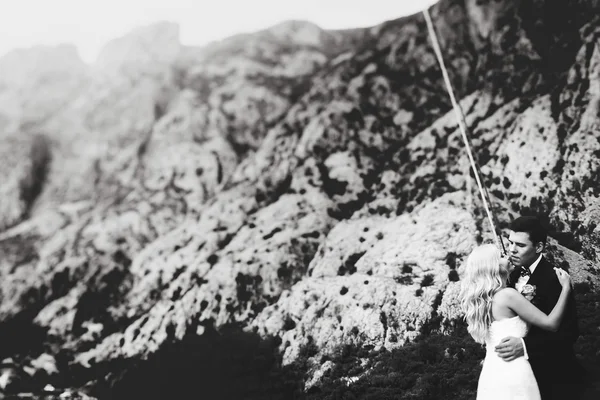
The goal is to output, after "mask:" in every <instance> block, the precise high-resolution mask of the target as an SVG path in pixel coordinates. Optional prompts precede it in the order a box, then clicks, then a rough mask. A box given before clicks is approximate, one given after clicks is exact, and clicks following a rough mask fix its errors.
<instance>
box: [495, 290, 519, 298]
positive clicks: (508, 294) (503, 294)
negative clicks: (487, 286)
mask: <svg viewBox="0 0 600 400" xmlns="http://www.w3.org/2000/svg"><path fill="white" fill-rule="evenodd" d="M518 294H519V292H517V291H516V290H515V289H514V288H509V287H506V288H503V289H500V290H499V291H498V292H496V294H495V295H494V301H497V302H504V301H508V300H509V299H510V298H511V297H513V296H515V295H518Z"/></svg>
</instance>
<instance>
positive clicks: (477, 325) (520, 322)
mask: <svg viewBox="0 0 600 400" xmlns="http://www.w3.org/2000/svg"><path fill="white" fill-rule="evenodd" d="M555 272H556V275H557V277H558V280H559V282H560V284H561V286H562V292H561V294H560V298H559V299H558V302H557V303H556V306H555V307H554V309H553V310H552V312H551V313H550V315H546V314H544V313H543V312H542V311H540V310H539V309H538V308H537V307H535V306H534V305H533V304H531V303H530V302H529V301H528V300H527V299H526V298H525V297H523V296H522V295H521V294H519V293H518V292H517V291H516V290H515V289H512V288H508V287H507V286H506V281H507V278H508V275H509V273H510V270H509V263H508V260H506V259H503V258H502V257H501V256H500V251H499V250H498V249H497V248H496V246H494V245H492V244H485V245H482V246H479V247H477V248H475V249H474V250H473V252H472V253H471V254H470V255H469V258H468V259H467V265H466V270H465V276H464V277H463V279H462V285H461V298H462V308H463V311H464V312H465V319H466V321H467V324H468V331H469V333H470V334H471V336H472V337H473V339H475V341H477V342H478V343H482V344H485V345H486V356H485V360H484V362H483V369H482V371H481V375H480V376H479V384H478V386H477V400H495V399H497V400H517V399H519V400H539V399H540V392H539V389H538V385H537V382H536V380H535V377H534V375H533V371H532V369H531V366H530V365H529V361H527V359H525V357H519V358H517V359H515V360H513V361H504V360H502V359H501V358H500V357H498V355H497V354H496V352H495V351H494V347H495V346H496V345H497V344H498V343H499V342H500V340H501V339H502V338H504V337H506V336H514V337H524V336H525V335H527V331H528V329H529V324H531V325H535V326H538V327H540V328H542V329H545V330H550V331H556V330H557V329H558V327H559V325H560V321H561V319H562V316H563V314H564V311H565V308H566V304H567V299H568V296H569V292H570V290H571V281H570V277H569V274H568V273H567V272H565V271H563V270H562V269H558V268H555Z"/></svg>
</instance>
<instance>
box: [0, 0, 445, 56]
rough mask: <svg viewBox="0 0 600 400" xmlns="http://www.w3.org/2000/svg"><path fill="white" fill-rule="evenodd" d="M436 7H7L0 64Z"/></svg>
mask: <svg viewBox="0 0 600 400" xmlns="http://www.w3.org/2000/svg"><path fill="white" fill-rule="evenodd" d="M437 1H438V0H19V1H10V0H7V1H6V3H7V4H4V5H3V7H2V12H1V13H0V57H1V56H3V55H4V54H6V53H7V52H8V51H10V50H12V49H15V48H27V47H31V46H35V45H58V44H62V43H71V44H74V45H75V46H76V47H77V48H78V51H79V55H80V56H81V58H82V59H83V60H84V61H85V62H88V63H91V62H94V60H95V59H96V57H97V55H98V53H99V52H100V49H101V48H102V47H103V46H104V45H105V44H106V43H107V42H108V41H110V40H112V39H115V38H118V37H120V36H123V35H125V34H127V33H128V32H129V31H131V30H132V29H134V28H137V27H140V26H144V25H149V24H151V23H154V22H158V21H172V22H176V23H178V24H179V27H180V40H181V42H182V44H184V45H196V46H199V45H204V44H206V43H209V42H211V41H214V40H219V39H223V38H225V37H228V36H232V35H234V34H237V33H245V32H254V31H257V30H260V29H264V28H267V27H269V26H272V25H275V24H277V23H279V22H282V21H286V20H291V19H294V20H306V21H310V22H313V23H316V24H317V25H319V26H320V27H322V28H325V29H344V28H358V27H367V26H374V25H377V24H379V23H381V22H384V21H387V20H391V19H396V18H399V17H402V16H405V15H410V14H414V13H416V12H419V11H421V10H423V9H425V8H427V7H429V6H430V5H432V4H434V3H436V2H437Z"/></svg>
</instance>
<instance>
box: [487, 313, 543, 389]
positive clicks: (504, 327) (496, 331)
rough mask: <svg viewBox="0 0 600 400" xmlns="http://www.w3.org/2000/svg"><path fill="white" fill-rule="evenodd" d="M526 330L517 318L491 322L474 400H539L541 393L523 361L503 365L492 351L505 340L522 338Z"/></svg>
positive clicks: (505, 362)
mask: <svg viewBox="0 0 600 400" xmlns="http://www.w3.org/2000/svg"><path fill="white" fill-rule="evenodd" d="M528 329H529V326H528V325H527V323H526V322H525V321H523V320H522V319H521V318H519V317H518V316H516V317H512V318H506V319H502V320H499V321H494V322H492V325H491V326H490V330H489V332H488V336H487V338H486V341H485V342H486V343H485V345H486V355H485V360H484V362H483V369H482V370H481V375H480V376H479V384H478V386H477V400H540V391H539V389H538V385H537V382H536V380H535V377H534V375H533V371H532V370H531V365H529V361H527V360H526V359H525V357H519V358H517V359H516V360H513V361H504V360H503V359H501V358H500V357H498V355H497V354H496V351H495V350H494V348H495V347H496V346H497V345H498V344H499V343H500V341H501V340H502V339H504V338H505V337H507V336H514V337H524V336H525V335H527V331H528Z"/></svg>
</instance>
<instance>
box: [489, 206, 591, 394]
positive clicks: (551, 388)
mask: <svg viewBox="0 0 600 400" xmlns="http://www.w3.org/2000/svg"><path fill="white" fill-rule="evenodd" d="M546 237H547V231H546V229H544V227H543V226H542V224H541V222H540V220H539V219H538V218H536V217H520V218H517V219H515V220H514V221H513V222H512V224H511V225H510V235H509V238H508V241H509V243H510V247H509V249H508V255H509V257H510V261H511V263H512V264H513V265H514V266H515V269H514V270H513V271H512V272H511V274H510V278H509V286H511V287H514V288H515V289H517V290H518V291H519V292H522V290H523V286H525V285H528V286H527V287H526V288H525V289H526V290H525V292H527V291H529V290H531V289H533V288H535V295H534V296H533V299H531V302H532V303H533V304H534V305H535V306H536V307H537V308H539V309H540V310H541V311H543V312H544V313H546V314H550V312H551V311H552V309H553V308H554V305H555V304H556V302H557V301H558V297H559V296H560V292H561V286H560V283H559V282H558V279H557V277H556V273H555V272H554V269H553V266H552V265H551V264H550V263H549V262H548V261H547V260H546V259H545V258H544V257H543V255H542V253H543V251H544V247H545V245H546ZM525 292H523V294H525ZM572 293H573V292H571V296H570V298H569V301H568V303H567V309H566V311H565V314H564V317H563V320H562V323H561V325H560V327H559V329H558V331H557V332H550V331H544V330H542V329H540V328H537V327H535V326H531V328H530V330H529V334H528V335H527V336H526V337H525V338H523V339H521V338H515V337H506V338H504V339H502V341H501V342H500V344H499V345H498V346H497V347H496V352H497V353H498V355H499V356H500V357H501V358H502V359H504V360H505V361H512V360H514V359H516V358H518V357H521V356H525V357H526V358H528V359H529V362H530V364H531V368H532V369H533V373H534V375H535V378H536V380H537V383H538V386H539V388H540V393H541V395H542V400H551V399H552V400H554V399H556V400H558V399H561V400H564V399H577V398H578V396H579V395H580V392H581V390H582V383H581V376H582V370H581V368H580V366H579V364H578V362H577V359H576V358H575V353H574V352H573V344H574V343H575V340H576V339H577V337H578V336H579V329H578V327H577V311H576V308H575V298H574V297H573V294H572Z"/></svg>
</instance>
